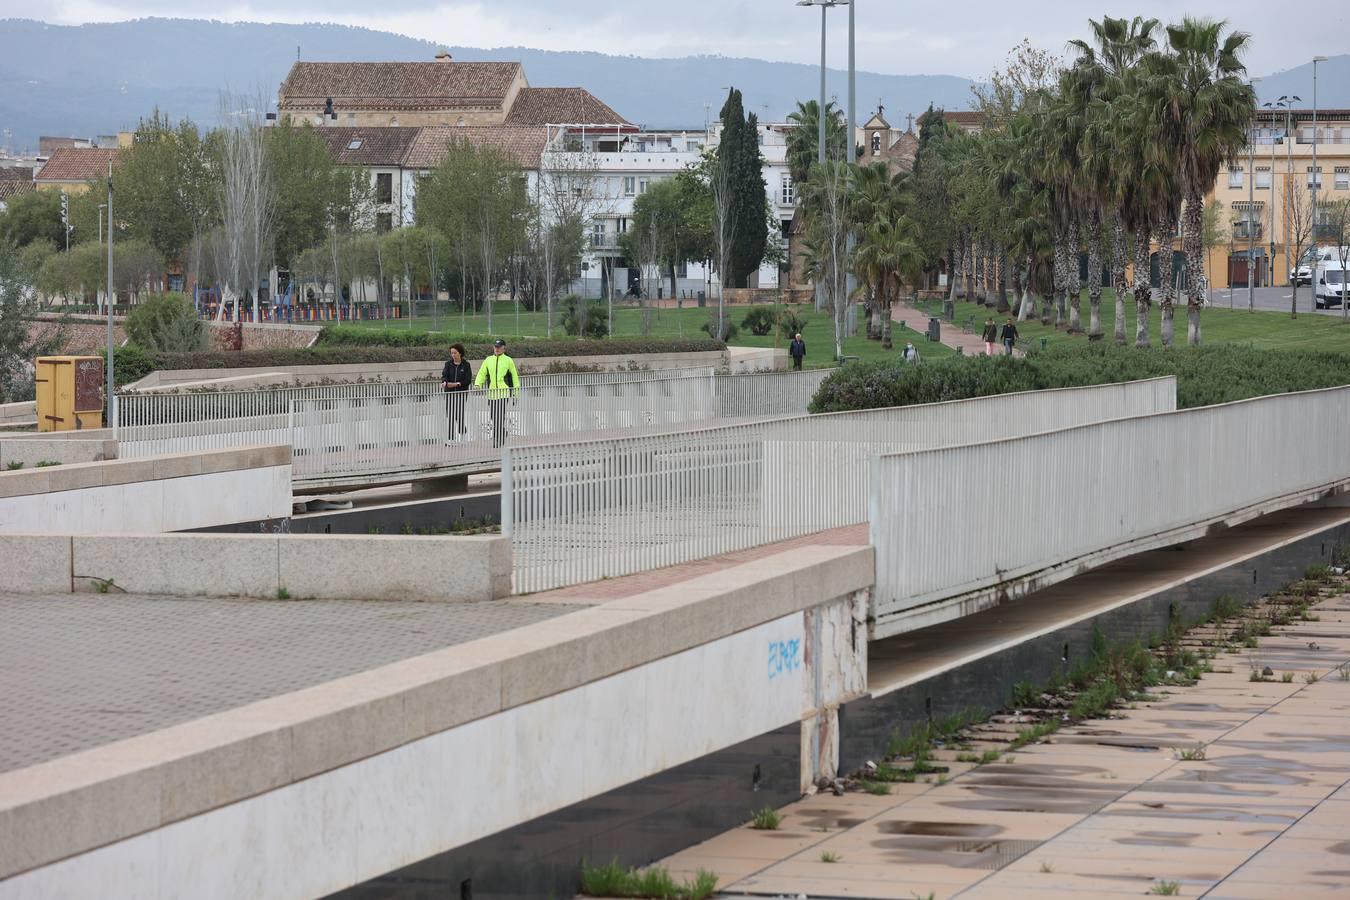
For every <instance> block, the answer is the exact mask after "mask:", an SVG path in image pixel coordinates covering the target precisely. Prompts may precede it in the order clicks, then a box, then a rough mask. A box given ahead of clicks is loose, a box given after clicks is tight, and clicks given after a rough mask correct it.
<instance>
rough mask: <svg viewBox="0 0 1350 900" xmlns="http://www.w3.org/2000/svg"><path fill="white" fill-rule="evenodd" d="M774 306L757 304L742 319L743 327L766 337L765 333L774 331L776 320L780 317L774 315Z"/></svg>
mask: <svg viewBox="0 0 1350 900" xmlns="http://www.w3.org/2000/svg"><path fill="white" fill-rule="evenodd" d="M774 312H775V310H774V308H773V307H772V306H755V307H752V308H751V309H750V311H749V312H748V313H746V314H745V318H744V319H741V327H742V328H748V329H750V333H751V334H754V335H758V336H760V337H764V335H766V334H768V333H769V332H771V331H773V323H774V320H775V319H777V318H778V317H777V316H775V315H774Z"/></svg>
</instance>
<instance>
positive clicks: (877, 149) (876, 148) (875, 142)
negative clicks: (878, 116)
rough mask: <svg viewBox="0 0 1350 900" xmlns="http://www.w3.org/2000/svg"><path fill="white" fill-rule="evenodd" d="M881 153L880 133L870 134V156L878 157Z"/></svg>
mask: <svg viewBox="0 0 1350 900" xmlns="http://www.w3.org/2000/svg"><path fill="white" fill-rule="evenodd" d="M880 153H881V132H880V131H874V132H872V155H873V156H878V155H880Z"/></svg>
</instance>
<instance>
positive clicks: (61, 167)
mask: <svg viewBox="0 0 1350 900" xmlns="http://www.w3.org/2000/svg"><path fill="white" fill-rule="evenodd" d="M117 159H118V148H116V147H58V148H57V149H56V150H55V151H54V152H53V153H52V155H51V157H50V158H49V159H48V160H47V162H46V163H44V164H43V166H42V169H41V170H40V171H39V172H38V173H37V178H36V179H35V180H36V181H37V182H38V183H39V184H41V183H42V182H76V181H97V180H98V179H100V178H105V177H107V175H108V162H109V160H111V161H112V162H113V163H114V164H116V162H117Z"/></svg>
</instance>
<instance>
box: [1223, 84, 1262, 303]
mask: <svg viewBox="0 0 1350 900" xmlns="http://www.w3.org/2000/svg"><path fill="white" fill-rule="evenodd" d="M1260 80H1261V79H1260V78H1253V79H1252V80H1251V85H1252V92H1253V93H1255V92H1256V83H1257V82H1258V81H1260ZM1255 128H1256V124H1255V122H1253V123H1252V130H1253V131H1254V130H1255ZM1254 137H1255V135H1253V134H1248V135H1247V311H1248V312H1253V311H1255V309H1256V284H1255V280H1254V274H1255V273H1254V271H1253V270H1254V269H1255V268H1256V234H1255V232H1254V231H1253V228H1252V215H1253V214H1254V213H1255V212H1256V142H1255V141H1254V140H1253V138H1254ZM1228 300H1229V304H1230V305H1231V304H1232V300H1233V283H1232V281H1229V283H1228Z"/></svg>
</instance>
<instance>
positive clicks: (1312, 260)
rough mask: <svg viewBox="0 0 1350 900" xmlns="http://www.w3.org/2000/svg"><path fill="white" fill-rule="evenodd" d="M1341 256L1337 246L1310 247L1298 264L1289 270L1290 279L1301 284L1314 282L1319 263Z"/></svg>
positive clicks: (1291, 281)
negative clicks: (1314, 274)
mask: <svg viewBox="0 0 1350 900" xmlns="http://www.w3.org/2000/svg"><path fill="white" fill-rule="evenodd" d="M1339 258H1340V257H1339V249H1338V248H1336V247H1309V248H1308V249H1307V250H1305V251H1304V252H1303V256H1301V257H1300V258H1299V263H1298V266H1297V267H1296V268H1293V269H1290V270H1289V281H1290V283H1292V284H1299V285H1304V284H1312V281H1313V273H1314V272H1316V271H1317V264H1318V263H1322V262H1326V261H1327V260H1330V259H1339Z"/></svg>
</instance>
